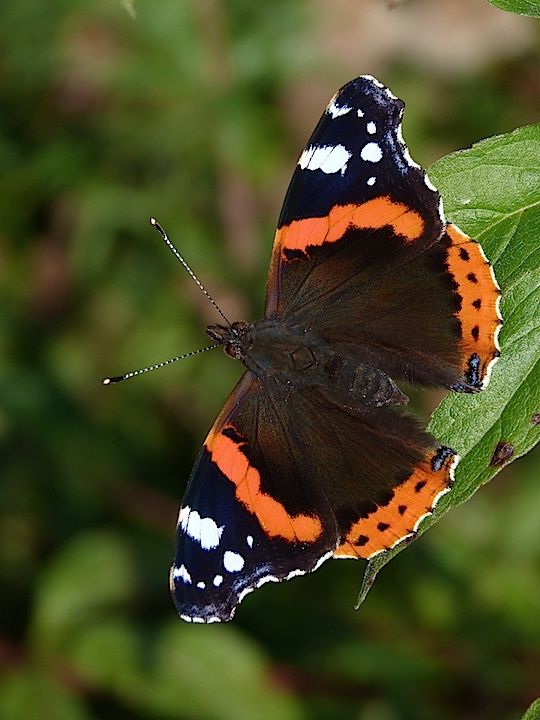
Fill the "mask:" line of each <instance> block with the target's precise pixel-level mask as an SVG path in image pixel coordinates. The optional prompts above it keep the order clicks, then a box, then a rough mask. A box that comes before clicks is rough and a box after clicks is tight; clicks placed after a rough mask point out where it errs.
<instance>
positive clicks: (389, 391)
mask: <svg viewBox="0 0 540 720" xmlns="http://www.w3.org/2000/svg"><path fill="white" fill-rule="evenodd" d="M206 332H207V333H208V335H209V336H210V337H211V338H213V339H214V340H217V341H218V342H219V343H220V344H222V345H223V349H224V351H225V353H226V354H227V355H229V356H230V357H232V358H234V359H237V360H242V362H243V363H244V365H245V366H246V367H247V368H248V369H249V370H251V372H252V373H254V375H256V376H257V377H258V378H260V379H261V380H262V381H263V382H273V383H277V384H278V385H282V386H283V387H284V388H285V387H287V388H289V389H290V388H291V386H293V387H295V388H298V389H301V388H302V387H319V388H320V390H321V392H322V393H323V394H324V393H326V394H329V395H331V396H332V398H334V399H335V400H338V401H339V402H340V403H342V404H343V405H348V406H357V405H367V406H372V407H373V406H374V407H381V406H383V405H403V404H405V403H406V402H407V397H406V396H405V395H403V393H402V392H401V391H400V390H399V388H398V387H397V385H396V384H395V382H394V381H393V380H392V378H391V377H389V376H388V375H387V374H386V373H385V372H383V371H382V370H380V369H378V368H375V367H372V366H370V365H368V364H365V363H362V362H360V361H359V360H358V359H357V358H354V357H351V356H348V355H347V354H346V353H343V352H339V351H337V350H336V348H335V347H332V344H330V343H328V342H326V341H325V340H324V338H321V337H320V336H319V335H318V334H317V333H316V332H315V331H314V330H311V329H308V328H302V329H299V328H291V327H289V326H288V325H286V324H285V323H282V322H279V321H277V320H274V319H265V320H261V321H260V322H257V323H245V322H235V323H232V324H231V325H229V326H224V325H210V326H209V327H207V328H206Z"/></svg>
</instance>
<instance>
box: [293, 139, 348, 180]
mask: <svg viewBox="0 0 540 720" xmlns="http://www.w3.org/2000/svg"><path fill="white" fill-rule="evenodd" d="M351 157H352V153H350V152H349V151H348V150H347V148H345V147H344V146H343V145H315V146H311V145H310V146H309V147H308V148H306V150H304V152H303V153H302V155H301V156H300V160H299V161H298V165H300V167H301V168H302V170H322V172H324V173H326V174H327V175H328V174H333V173H337V172H340V173H341V174H342V175H343V174H344V173H345V170H346V169H347V163H348V162H349V160H350V159H351Z"/></svg>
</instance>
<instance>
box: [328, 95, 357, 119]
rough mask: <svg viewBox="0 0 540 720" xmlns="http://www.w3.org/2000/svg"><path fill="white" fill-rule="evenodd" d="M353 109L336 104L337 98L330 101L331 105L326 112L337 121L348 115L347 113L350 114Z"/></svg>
mask: <svg viewBox="0 0 540 720" xmlns="http://www.w3.org/2000/svg"><path fill="white" fill-rule="evenodd" d="M351 110H352V108H350V107H347V105H338V104H337V103H336V96H335V95H334V97H333V98H332V100H331V101H330V104H329V105H328V107H327V108H326V112H327V113H328V114H329V115H331V116H332V119H333V120H335V119H336V118H337V117H340V116H341V115H346V114H347V113H350V112H351Z"/></svg>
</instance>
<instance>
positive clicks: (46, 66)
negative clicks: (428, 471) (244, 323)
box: [0, 0, 540, 720]
mask: <svg viewBox="0 0 540 720" xmlns="http://www.w3.org/2000/svg"><path fill="white" fill-rule="evenodd" d="M394 4H395V3H394ZM136 10H137V17H136V18H133V17H131V16H130V15H129V14H128V12H127V11H126V9H124V7H123V6H122V5H121V4H120V3H119V2H118V3H117V2H114V1H110V2H107V1H105V0H98V1H97V2H89V1H87V2H84V1H83V0H69V1H68V0H50V1H49V2H46V3H42V2H38V0H33V1H32V0H19V1H18V2H15V1H13V2H4V3H1V4H0V217H1V225H0V293H1V294H0V362H1V375H0V443H1V446H0V463H1V480H0V532H1V542H0V589H1V603H2V606H1V614H0V623H1V628H0V633H1V635H0V673H1V674H2V679H1V680H0V717H2V718H7V719H8V720H27V718H34V717H36V718H37V717H46V718H48V719H51V720H56V719H57V718H58V719H62V720H63V719H64V718H65V720H73V719H77V720H78V719H79V718H99V719H101V718H103V719H105V720H108V719H109V718H111V719H112V718H114V719H115V720H116V719H119V718H136V719H138V718H140V719H141V720H143V719H146V718H182V719H183V718H189V719H191V718H193V719H194V720H198V719H199V718H200V719H205V720H206V719H208V720H222V719H226V718H261V719H262V718H272V719H274V718H275V719H276V720H281V719H283V720H288V719H289V718H291V719H293V718H294V719H295V720H296V719H303V718H315V719H317V720H318V719H321V720H323V719H324V720H326V719H328V720H340V719H341V718H344V719H345V718H355V719H358V720H394V719H401V718H404V719H409V718H410V719H411V720H422V719H423V718H426V720H428V719H430V720H431V719H433V720H438V719H439V718H441V719H443V720H446V719H448V720H450V719H454V718H460V719H461V718H465V719H468V718H471V720H472V719H474V720H476V719H480V720H483V719H484V718H485V719H486V720H488V719H489V720H491V719H492V718H501V719H504V720H507V719H508V720H511V719H513V718H519V717H521V714H522V713H523V711H524V710H525V708H526V706H527V705H528V704H529V703H530V702H531V701H532V700H533V699H534V697H536V696H537V695H538V694H540V590H539V584H540V579H539V574H538V568H539V567H540V549H539V543H538V532H539V531H538V528H539V525H540V523H539V510H538V508H539V506H540V485H539V483H538V477H539V473H540V458H539V455H538V453H536V454H531V455H530V456H528V457H526V458H525V459H523V460H520V461H519V462H518V463H516V464H515V465H513V466H512V467H511V468H509V469H508V470H507V471H505V472H503V473H501V474H500V475H499V476H498V477H497V479H496V480H495V481H494V482H493V483H492V484H491V485H490V486H487V487H486V488H484V489H482V491H481V492H479V493H478V494H477V495H476V496H475V497H474V498H473V499H472V500H471V501H470V502H469V503H467V504H466V505H464V506H462V507H459V508H458V509H456V510H454V511H453V512H451V513H450V514H449V515H447V516H446V517H445V518H444V519H443V520H442V521H441V522H440V523H439V524H438V525H437V526H436V527H435V528H433V530H432V531H430V532H429V533H427V534H426V536H424V537H422V539H421V540H420V541H419V542H417V543H416V544H415V545H414V546H411V547H410V548H409V549H407V551H406V552H403V553H402V554H401V555H400V556H399V558H397V559H396V560H394V561H393V562H392V563H391V564H390V565H389V566H388V567H387V568H385V570H384V571H383V572H382V573H381V576H380V578H379V579H378V581H377V584H376V586H375V588H374V589H373V590H372V592H371V593H370V595H369V597H368V599H367V601H366V602H365V604H364V605H363V606H362V608H361V610H360V611H359V612H353V610H352V605H353V603H354V600H355V597H356V593H357V590H358V588H359V585H360V579H361V573H362V566H361V564H360V563H354V562H352V561H350V562H343V563H337V562H333V563H327V564H326V565H325V566H323V567H322V568H321V569H320V570H319V571H318V572H317V573H316V574H315V575H313V576H309V577H305V578H301V579H297V580H294V581H291V582H290V583H286V584H284V585H279V586H274V585H266V586H265V587H264V588H262V589H261V590H260V591H258V592H256V593H255V594H253V595H251V596H250V597H249V598H247V599H246V601H245V602H244V603H243V605H242V606H241V607H240V609H239V611H238V613H237V616H236V618H235V620H234V622H233V623H232V625H229V626H227V627H216V626H210V627H190V626H187V625H184V624H183V623H181V622H180V621H179V620H177V618H176V614H175V611H174V608H173V606H172V604H171V601H170V598H169V594H168V589H167V574H168V567H169V563H170V559H171V552H172V544H173V535H174V525H175V521H176V514H177V509H178V504H179V502H180V499H181V496H182V493H183V489H184V486H185V482H186V480H187V477H188V476H189V472H190V469H191V465H192V463H193V461H194V459H195V457H196V453H197V450H198V447H199V446H200V444H201V441H202V439H203V438H204V436H205V433H206V431H207V430H208V428H209V426H210V424H211V423H212V421H213V418H214V416H215V414H216V413H217V411H218V409H219V408H220V406H221V403H222V402H223V400H224V399H225V397H226V396H227V394H228V392H229V390H230V388H231V387H232V385H233V383H234V380H235V378H236V377H237V376H238V374H239V372H240V368H239V367H238V366H237V364H235V363H232V362H231V361H230V360H228V359H227V358H226V357H224V356H223V354H222V353H221V352H214V353H209V354H207V355H204V356H201V357H199V358H194V359H189V360H186V361H184V362H182V363H181V364H178V365H176V366H173V367H172V368H167V369H165V370H162V371H161V372H159V373H156V374H153V375H148V376H145V377H144V378H142V379H139V380H136V381H132V382H130V383H126V384H124V385H120V386H118V387H114V388H103V387H102V386H101V385H100V384H99V380H100V378H101V377H103V376H105V375H109V374H116V373H118V372H121V371H124V370H130V369H132V368H133V367H137V366H142V365H146V364H150V363H153V362H155V361H158V360H161V359H165V358H167V357H169V356H172V355H177V354H179V353H181V352H185V351H189V350H192V349H194V348H197V347H199V346H201V345H203V344H205V343H206V339H205V336H204V327H205V324H207V323H209V322H212V321H216V319H218V318H216V316H215V314H214V312H213V310H212V308H211V306H210V305H209V304H208V303H207V301H206V300H205V298H204V297H203V296H202V295H201V294H200V293H199V291H198V289H197V287H196V286H195V285H194V283H192V282H191V281H190V280H189V278H188V277H187V276H186V274H185V273H184V272H183V271H182V269H181V268H180V267H178V266H177V265H176V264H175V261H174V258H173V257H172V255H170V253H168V252H167V251H166V250H165V248H163V247H162V245H161V244H160V240H159V238H158V237H157V236H156V235H155V234H154V232H153V231H152V229H151V228H150V226H149V225H148V217H149V216H151V215H155V216H156V217H157V218H158V219H159V220H160V221H161V222H162V223H163V225H164V226H165V227H166V228H167V230H168V231H169V233H170V235H171V237H172V238H173V240H174V241H175V242H176V244H177V245H178V247H179V248H180V249H181V251H182V252H183V253H184V254H185V256H186V258H188V260H189V262H190V263H191V264H192V266H193V267H194V268H195V269H196V271H197V273H198V274H199V276H200V277H201V279H202V280H203V282H204V283H205V284H206V285H207V286H208V287H209V289H211V291H212V293H213V294H214V296H215V297H216V299H217V300H218V301H219V303H220V304H221V305H222V307H223V308H224V310H225V312H226V313H227V314H228V316H229V317H232V318H233V319H236V318H238V319H257V318H258V317H260V315H261V312H262V307H263V293H264V282H265V275H266V267H267V261H268V258H269V254H270V248H271V241H272V235H273V226H274V223H275V220H276V218H277V215H278V213H279V208H280V202H281V198H282V196H283V194H284V191H285V189H286V185H287V182H288V178H289V175H290V173H291V172H292V169H293V167H294V163H295V162H296V160H297V157H298V155H299V153H300V151H301V149H302V146H303V143H304V142H305V140H306V138H307V136H308V134H309V133H310V132H311V129H312V127H313V126H314V124H315V122H316V121H317V119H318V117H319V115H320V113H321V111H322V108H323V107H324V104H325V103H326V102H327V100H328V99H329V97H330V96H331V95H332V94H333V92H334V91H335V90H336V89H337V88H338V87H339V86H340V85H342V84H343V83H344V82H346V81H347V80H349V79H351V78H352V77H353V76H355V75H357V74H360V73H366V72H369V73H372V74H376V75H378V76H379V77H380V78H381V79H382V80H383V81H384V82H385V83H386V84H388V85H390V87H391V88H392V90H393V91H394V92H395V93H397V94H399V95H400V96H401V97H403V98H404V99H405V100H406V102H407V105H408V110H407V115H406V121H405V136H406V139H407V140H408V142H409V147H410V149H411V152H412V154H413V157H415V159H417V160H418V161H420V162H422V163H423V164H424V165H428V164H429V163H431V162H433V161H434V160H436V159H437V158H438V157H440V156H442V155H444V154H446V153H447V152H450V151H451V150H454V149H457V148H460V147H465V146H467V145H468V144H470V143H472V142H474V141H476V140H479V139H481V138H483V137H487V136H490V135H492V134H495V133H498V132H507V131H510V130H512V129H513V128H514V127H517V126H519V125H523V124H525V123H528V122H533V121H537V119H538V111H539V105H540V100H539V98H540V92H539V88H540V66H539V62H538V57H539V56H538V44H539V43H538V39H539V30H538V25H537V23H536V22H535V21H534V20H530V19H526V18H517V17H515V16H512V15H510V14H507V13H504V12H502V11H500V10H497V9H495V8H493V7H491V6H490V5H488V3H487V2H484V1H483V0H462V1H460V2H457V1H456V0H444V1H443V0H437V1H435V0H423V1H420V0H417V1H415V0H410V2H408V3H405V4H402V5H399V7H397V8H396V9H394V10H389V9H388V8H387V5H386V3H384V2H383V1H382V0H381V1H380V2H379V1H377V0H355V1H354V2H353V1H352V0H350V1H349V0H339V2H324V1H323V0H319V1H318V2H299V1H293V0H278V1H275V2H266V3H265V2H253V1H250V2H248V1H247V0H244V1H241V0H228V1H227V2H225V1H219V0H200V1H197V0H163V1H161V2H150V1H149V0H144V1H142V0H139V2H137V4H136ZM438 398H439V396H438V395H437V396H435V395H430V394H426V395H422V396H421V397H419V399H418V400H417V403H418V408H419V411H420V412H424V413H425V414H426V416H427V413H428V412H429V410H430V409H432V408H433V407H434V405H435V404H436V402H437V400H438ZM539 410H540V408H539Z"/></svg>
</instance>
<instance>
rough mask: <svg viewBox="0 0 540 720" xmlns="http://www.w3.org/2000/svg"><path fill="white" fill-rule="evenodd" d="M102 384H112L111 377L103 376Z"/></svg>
mask: <svg viewBox="0 0 540 720" xmlns="http://www.w3.org/2000/svg"><path fill="white" fill-rule="evenodd" d="M101 384H102V385H110V384H111V378H103V380H102V381H101Z"/></svg>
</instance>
